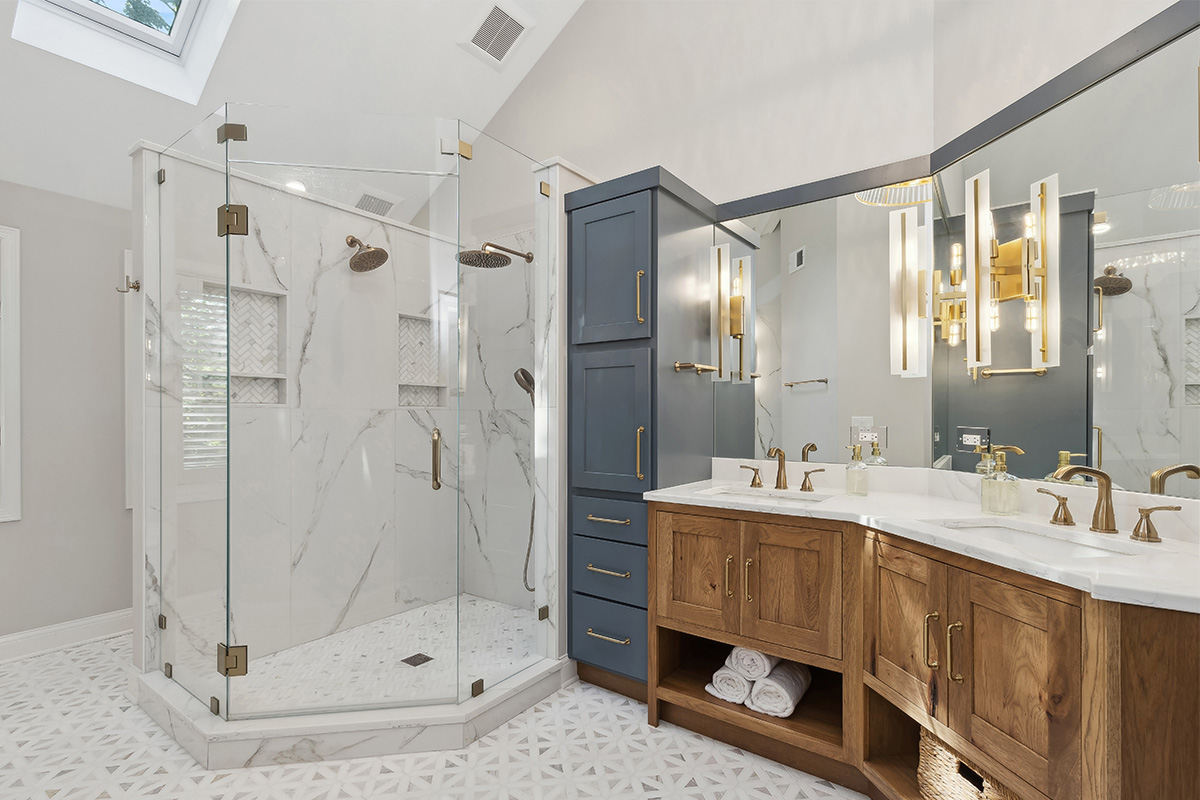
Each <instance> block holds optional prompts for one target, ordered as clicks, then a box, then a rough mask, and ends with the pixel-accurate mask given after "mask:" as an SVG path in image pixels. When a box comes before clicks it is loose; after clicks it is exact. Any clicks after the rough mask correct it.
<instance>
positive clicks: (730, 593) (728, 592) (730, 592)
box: [725, 556, 733, 597]
mask: <svg viewBox="0 0 1200 800" xmlns="http://www.w3.org/2000/svg"><path fill="white" fill-rule="evenodd" d="M732 563H733V556H725V596H726V597H733V587H731V586H730V585H729V565H730V564H732Z"/></svg>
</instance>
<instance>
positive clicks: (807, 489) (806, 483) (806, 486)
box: [800, 467, 825, 492]
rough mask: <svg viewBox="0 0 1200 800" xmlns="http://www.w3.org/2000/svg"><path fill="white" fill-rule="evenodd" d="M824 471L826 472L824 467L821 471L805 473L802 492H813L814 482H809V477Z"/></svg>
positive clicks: (815, 470) (813, 470)
mask: <svg viewBox="0 0 1200 800" xmlns="http://www.w3.org/2000/svg"><path fill="white" fill-rule="evenodd" d="M824 471H825V468H824V467H822V468H821V469H810V470H808V471H807V472H805V473H804V483H802V484H800V491H802V492H811V491H812V490H813V485H812V481H811V480H809V478H808V476H809V475H813V474H815V473H818V472H824Z"/></svg>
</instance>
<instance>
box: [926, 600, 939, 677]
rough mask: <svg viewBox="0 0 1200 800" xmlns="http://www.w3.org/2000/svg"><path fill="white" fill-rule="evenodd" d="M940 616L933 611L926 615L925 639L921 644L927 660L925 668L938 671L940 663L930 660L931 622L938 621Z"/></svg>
mask: <svg viewBox="0 0 1200 800" xmlns="http://www.w3.org/2000/svg"><path fill="white" fill-rule="evenodd" d="M939 616H941V615H940V614H938V612H936V611H931V612H929V613H928V614H926V615H925V638H924V639H923V640H922V642H921V648H922V653H923V655H924V658H925V666H927V667H929V668H930V669H937V668H938V662H936V661H930V660H929V620H931V619H937V618H938V617H939Z"/></svg>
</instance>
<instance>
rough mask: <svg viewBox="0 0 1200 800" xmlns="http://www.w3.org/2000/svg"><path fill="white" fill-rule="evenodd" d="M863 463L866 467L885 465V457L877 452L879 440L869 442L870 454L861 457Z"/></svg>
mask: <svg viewBox="0 0 1200 800" xmlns="http://www.w3.org/2000/svg"><path fill="white" fill-rule="evenodd" d="M863 463H864V464H866V465H867V466H868V467H886V466H887V459H886V458H884V457H883V453H881V452H879V442H871V455H869V456H864V457H863Z"/></svg>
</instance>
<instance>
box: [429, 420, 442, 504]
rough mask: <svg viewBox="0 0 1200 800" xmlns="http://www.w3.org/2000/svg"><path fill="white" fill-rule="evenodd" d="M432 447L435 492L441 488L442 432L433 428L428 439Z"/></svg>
mask: <svg viewBox="0 0 1200 800" xmlns="http://www.w3.org/2000/svg"><path fill="white" fill-rule="evenodd" d="M429 439H430V442H431V444H432V445H433V456H432V457H433V466H432V474H433V490H434V491H435V492H436V491H437V490H438V489H441V488H442V431H441V429H440V428H434V429H433V434H432V435H431V436H430V437H429Z"/></svg>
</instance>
